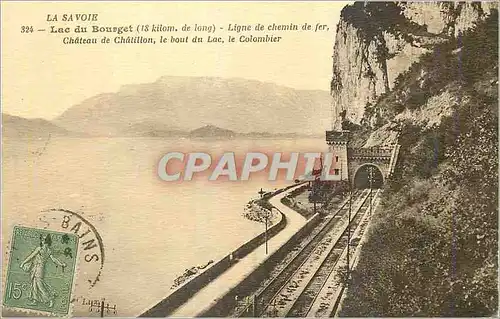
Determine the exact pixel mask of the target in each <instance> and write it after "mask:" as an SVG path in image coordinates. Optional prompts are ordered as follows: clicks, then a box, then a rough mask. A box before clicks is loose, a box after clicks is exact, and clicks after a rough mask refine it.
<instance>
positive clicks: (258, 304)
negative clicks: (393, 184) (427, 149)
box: [231, 190, 369, 317]
mask: <svg viewBox="0 0 500 319" xmlns="http://www.w3.org/2000/svg"><path fill="white" fill-rule="evenodd" d="M368 196H369V191H368V190H364V191H357V192H356V193H355V194H354V195H353V200H352V213H351V223H359V221H360V219H361V217H362V214H361V213H359V214H358V212H359V211H360V210H363V206H364V205H365V204H366V202H367V199H368ZM348 212H349V201H348V200H347V201H345V202H344V203H342V204H341V205H340V207H339V208H338V209H337V210H336V212H335V213H334V214H331V215H329V216H327V217H325V219H324V220H323V221H321V223H320V225H318V226H317V227H316V228H315V229H314V231H313V232H311V233H310V234H309V236H307V238H305V239H304V240H302V241H301V242H300V244H299V247H297V248H296V249H294V251H292V252H291V254H290V256H287V257H286V258H285V259H286V260H283V262H282V263H280V264H279V265H278V266H277V267H276V268H275V269H273V270H272V271H271V274H270V276H269V278H268V280H266V282H265V283H264V284H263V285H262V286H261V287H260V288H259V289H258V290H257V291H256V292H255V294H254V297H253V302H251V303H249V304H246V305H244V306H240V307H239V309H236V310H235V312H233V313H232V314H231V315H233V316H240V317H241V316H286V315H293V316H301V315H306V314H307V311H305V310H304V309H308V306H307V305H310V303H311V300H312V301H314V294H313V293H312V292H314V291H315V290H317V289H318V288H319V287H320V286H322V285H323V282H324V279H325V278H327V277H328V276H329V274H330V273H331V270H332V269H331V266H330V265H335V260H338V259H339V256H340V255H341V254H342V249H341V247H345V246H346V244H347V238H346V236H343V235H344V234H345V233H346V229H347V218H348Z"/></svg>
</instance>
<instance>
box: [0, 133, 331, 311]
mask: <svg viewBox="0 0 500 319" xmlns="http://www.w3.org/2000/svg"><path fill="white" fill-rule="evenodd" d="M325 150H326V146H325V143H324V142H323V140H322V139H298V140H224V141H207V140H185V139H178V140H172V139H170V140H169V139H160V138H110V139H107V138H93V139H83V138H52V139H50V140H49V139H47V140H44V139H40V140H30V139H22V140H20V139H16V140H9V139H4V140H3V153H2V159H3V170H2V176H3V185H2V190H3V194H2V195H3V198H2V214H3V217H2V243H3V244H2V248H3V251H4V252H6V253H4V255H3V274H2V275H3V278H5V274H6V268H7V267H6V266H7V265H6V260H7V254H8V248H9V247H8V241H9V239H10V237H9V236H10V234H11V230H12V227H13V226H14V225H25V224H33V221H36V220H37V219H38V218H39V213H40V211H41V210H44V209H50V208H65V209H69V210H72V211H77V212H80V213H81V214H82V215H84V216H85V217H86V218H87V219H89V221H91V222H92V223H93V224H94V225H95V227H96V228H97V230H98V231H99V233H100V234H101V236H102V239H103V242H104V245H105V250H106V261H105V265H104V269H103V273H102V277H101V280H100V281H99V282H98V284H97V285H96V286H95V287H94V288H92V289H91V290H90V291H88V292H85V297H86V298H95V299H100V298H106V300H107V301H109V302H110V303H111V304H116V305H117V308H118V314H117V315H119V316H136V315H138V314H140V313H141V312H142V311H144V310H145V309H146V308H148V307H149V306H152V305H153V304H155V303H156V302H157V301H159V300H160V299H162V298H164V297H165V296H166V295H168V294H169V293H170V292H171V290H170V287H171V285H172V283H173V280H174V279H175V278H176V277H177V276H179V275H181V274H182V273H183V272H184V270H185V269H186V268H190V267H192V266H195V265H201V264H205V263H206V262H207V261H209V260H214V261H216V260H217V259H219V258H221V257H222V256H224V255H226V254H227V253H228V252H230V251H231V250H233V249H235V248H236V247H238V246H239V245H241V244H242V243H244V242H245V241H247V240H248V239H250V238H252V237H253V236H255V235H256V234H258V233H259V232H261V231H263V227H262V225H261V224H258V223H255V222H252V221H249V220H246V219H245V218H243V217H242V213H243V207H244V205H245V204H246V203H247V202H248V201H249V200H250V199H252V198H256V197H257V196H258V194H257V191H258V190H259V189H260V188H261V187H262V188H264V189H265V190H272V189H275V188H279V187H282V186H285V185H288V184H289V183H288V182H285V181H277V182H268V181H267V180H264V179H252V180H250V181H246V182H243V181H238V182H222V181H219V182H208V181H204V180H200V179H198V180H196V181H191V182H182V183H167V182H164V181H161V180H160V179H159V178H158V177H157V172H156V169H157V165H158V160H159V158H160V157H161V156H162V155H164V154H165V153H167V152H171V151H184V152H188V151H206V152H210V153H217V152H223V151H234V152H236V153H237V154H243V153H245V152H247V151H263V152H267V153H269V152H275V151H281V152H292V151H293V152H307V151H325ZM78 293H81V292H78Z"/></svg>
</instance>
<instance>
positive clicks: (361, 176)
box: [354, 164, 384, 189]
mask: <svg viewBox="0 0 500 319" xmlns="http://www.w3.org/2000/svg"><path fill="white" fill-rule="evenodd" d="M370 176H371V186H372V188H373V189H376V188H382V186H383V185H384V177H383V175H382V171H381V170H380V168H378V166H377V165H374V164H363V165H361V166H360V167H359V168H358V169H357V170H356V173H355V174H354V188H358V189H364V188H370Z"/></svg>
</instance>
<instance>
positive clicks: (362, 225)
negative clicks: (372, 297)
mask: <svg viewBox="0 0 500 319" xmlns="http://www.w3.org/2000/svg"><path fill="white" fill-rule="evenodd" d="M379 192H380V191H379V190H377V191H375V192H374V193H373V196H372V204H373V203H376V202H377V198H378V194H379ZM362 210H364V212H362V213H361V214H359V215H358V216H359V219H358V220H357V221H356V222H355V223H356V225H352V226H353V229H354V232H353V233H352V234H351V244H350V248H351V249H350V251H349V257H350V262H349V269H352V267H353V264H354V263H355V259H357V257H358V256H359V249H358V247H359V246H360V241H361V238H362V236H363V234H364V232H365V231H366V228H367V226H368V223H369V221H370V217H371V216H370V201H367V202H365V204H364V206H363V208H362ZM343 236H345V237H347V233H344V234H343ZM346 257H347V238H346V245H345V247H343V249H340V254H339V257H338V259H336V260H334V261H333V262H332V264H331V265H330V267H329V268H330V269H329V274H325V272H323V273H320V272H318V276H317V278H316V279H317V280H316V282H317V283H318V282H319V284H317V285H316V286H314V285H312V284H311V285H310V288H309V289H308V290H306V291H307V293H308V295H307V296H306V297H309V298H310V299H309V300H307V302H306V303H303V304H300V302H299V301H300V298H299V300H298V302H297V303H296V306H298V307H297V308H296V309H297V310H298V311H295V315H297V316H299V315H300V316H305V317H332V316H334V314H335V312H336V309H337V306H338V303H339V301H340V299H341V295H342V292H343V289H344V282H343V279H342V277H340V276H338V274H339V273H341V272H344V271H345V269H346V267H347V260H346V259H347V258H346ZM325 268H326V267H325ZM344 275H345V272H344ZM311 283H312V282H311ZM302 298H304V297H302ZM290 315H294V313H293V312H292V313H291V314H290Z"/></svg>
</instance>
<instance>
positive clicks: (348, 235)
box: [346, 181, 352, 284]
mask: <svg viewBox="0 0 500 319" xmlns="http://www.w3.org/2000/svg"><path fill="white" fill-rule="evenodd" d="M351 210H352V185H351V182H350V181H349V213H348V220H347V265H346V284H347V281H348V280H349V271H350V269H349V268H350V267H349V263H350V261H349V258H350V257H349V255H350V246H351Z"/></svg>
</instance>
